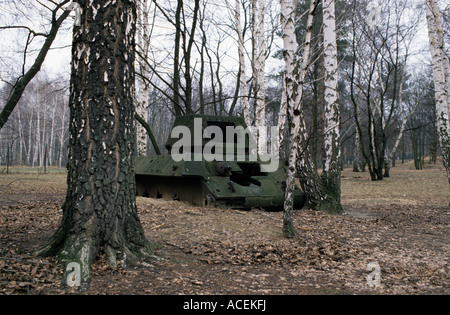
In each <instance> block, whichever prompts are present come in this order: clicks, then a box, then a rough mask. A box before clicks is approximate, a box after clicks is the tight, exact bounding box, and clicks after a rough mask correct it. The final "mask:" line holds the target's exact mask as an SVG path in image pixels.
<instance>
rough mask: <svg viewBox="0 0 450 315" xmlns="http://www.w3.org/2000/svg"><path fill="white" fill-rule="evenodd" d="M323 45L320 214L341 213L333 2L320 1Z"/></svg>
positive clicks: (338, 116)
mask: <svg viewBox="0 0 450 315" xmlns="http://www.w3.org/2000/svg"><path fill="white" fill-rule="evenodd" d="M322 8H323V44H324V70H325V77H324V86H325V97H324V100H325V111H324V116H325V119H324V137H325V139H324V143H325V158H324V166H323V172H322V184H323V187H324V189H325V194H324V198H323V199H322V200H321V202H320V204H319V210H323V211H326V212H333V213H342V212H343V210H342V205H341V164H340V161H341V150H340V146H341V143H340V139H341V137H340V127H339V124H340V113H339V104H338V102H337V82H338V78H337V76H338V73H337V70H338V65H337V44H336V19H335V5H334V0H323V1H322Z"/></svg>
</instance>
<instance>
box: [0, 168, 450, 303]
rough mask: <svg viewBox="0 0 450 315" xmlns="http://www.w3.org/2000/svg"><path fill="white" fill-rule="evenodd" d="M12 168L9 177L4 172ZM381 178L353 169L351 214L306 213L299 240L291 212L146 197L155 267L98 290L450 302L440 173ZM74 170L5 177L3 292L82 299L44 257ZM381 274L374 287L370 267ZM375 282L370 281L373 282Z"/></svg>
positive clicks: (101, 273) (103, 282) (104, 268)
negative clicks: (287, 228)
mask: <svg viewBox="0 0 450 315" xmlns="http://www.w3.org/2000/svg"><path fill="white" fill-rule="evenodd" d="M0 171H1V170H0ZM391 173H392V175H391V177H390V178H386V179H385V180H383V181H380V182H371V181H370V180H369V176H368V174H367V173H353V172H351V171H350V170H345V171H344V172H343V178H342V201H343V206H344V208H345V211H346V214H345V215H342V216H335V215H328V214H324V213H321V212H316V211H312V210H307V209H303V210H297V211H295V217H294V221H295V222H294V223H295V226H296V232H297V235H298V237H297V238H295V239H291V240H288V239H285V238H284V237H283V235H282V232H281V226H282V213H280V212H266V211H262V210H258V209H253V210H251V211H237V210H232V209H219V208H214V209H211V208H198V207H193V206H191V205H188V204H185V203H182V202H177V201H163V200H160V199H148V198H141V197H139V198H137V204H138V210H139V214H140V219H141V222H142V224H143V227H144V229H145V231H146V234H147V236H148V238H149V239H150V240H152V241H154V242H156V243H158V244H159V248H158V249H157V250H156V255H157V256H158V257H159V259H158V260H156V261H154V262H152V265H153V267H146V268H143V267H141V268H123V267H122V266H121V267H119V268H117V269H113V268H111V267H109V266H108V265H107V264H106V263H105V261H104V259H103V257H100V258H99V260H98V262H97V263H95V264H94V266H93V267H92V274H93V280H92V283H91V288H90V290H89V291H88V292H87V293H86V294H95V295H96V294H138V295H143V294H161V295H173V294H194V295H199V294H217V295H222V294H240V295H247V294H257V295H259V294H271V295H290V294H292V295H297V294H320V295H325V294H408V295H411V294H432V295H447V294H450V281H449V271H450V269H449V268H450V257H449V253H450V242H449V237H448V235H449V232H450V229H449V227H450V224H449V223H450V208H449V206H448V205H449V202H450V189H449V185H448V182H447V179H446V174H445V171H444V170H443V168H442V167H441V166H440V165H437V166H434V165H433V166H428V167H427V169H426V170H423V171H415V170H413V169H412V167H411V165H410V164H405V165H401V166H398V167H396V168H393V170H392V171H391ZM65 176H66V175H65V174H55V173H52V174H41V175H38V174H32V173H26V174H24V173H20V174H8V175H7V174H0V294H72V293H77V292H75V291H73V290H72V289H64V288H62V287H61V286H60V282H61V277H62V270H61V266H59V265H57V264H56V263H55V262H54V261H53V260H52V259H51V258H48V259H42V258H39V257H35V256H33V254H32V253H33V251H34V250H36V249H38V248H39V247H40V246H42V245H43V244H44V243H45V241H46V240H48V238H49V237H50V236H51V235H52V233H53V232H54V231H55V229H56V227H57V226H58V224H59V220H60V219H61V215H62V213H61V204H62V202H63V200H64V195H65V187H66V186H65V180H66V177H65ZM372 262H373V263H376V264H377V265H378V266H380V275H381V279H380V285H379V286H370V285H369V284H371V283H372V282H371V281H369V282H368V281H367V277H368V276H370V275H373V270H372V269H367V268H368V264H369V263H372ZM373 279H374V278H372V277H370V279H369V280H373Z"/></svg>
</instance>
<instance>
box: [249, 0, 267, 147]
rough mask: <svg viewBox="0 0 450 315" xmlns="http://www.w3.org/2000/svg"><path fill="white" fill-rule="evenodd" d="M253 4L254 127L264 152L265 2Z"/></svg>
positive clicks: (265, 138)
mask: <svg viewBox="0 0 450 315" xmlns="http://www.w3.org/2000/svg"><path fill="white" fill-rule="evenodd" d="M252 3H253V5H254V6H257V7H256V8H254V9H253V11H254V14H257V18H256V17H255V19H254V20H255V23H256V25H254V29H255V32H254V36H255V38H254V41H255V46H256V49H254V53H255V67H254V69H255V72H256V73H255V75H254V76H255V79H256V80H255V88H256V100H255V103H256V106H255V127H256V128H257V133H258V152H259V153H260V154H264V153H266V152H264V151H266V150H265V148H266V145H267V129H266V84H265V64H266V52H265V40H264V14H265V3H264V0H255V1H253V2H252Z"/></svg>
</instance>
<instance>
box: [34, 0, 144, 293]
mask: <svg viewBox="0 0 450 315" xmlns="http://www.w3.org/2000/svg"><path fill="white" fill-rule="evenodd" d="M77 3H78V4H79V5H80V9H81V10H80V11H81V12H80V13H81V16H80V17H81V18H80V25H79V26H75V27H74V31H73V45H72V64H71V68H72V73H71V86H70V101H69V108H70V126H69V130H70V140H69V161H68V165H67V169H68V179H67V194H66V199H65V202H64V204H63V218H62V221H61V223H60V226H59V228H58V229H57V231H56V232H55V234H54V235H53V237H52V238H51V239H50V240H49V242H48V243H47V244H46V245H45V246H44V247H43V248H42V249H40V250H39V251H38V254H40V255H45V256H56V257H57V259H58V260H59V261H60V262H61V263H63V264H67V265H69V264H70V263H76V264H78V265H79V266H80V272H81V274H80V276H81V279H80V285H81V289H82V290H86V289H87V288H88V287H89V284H90V279H91V276H90V265H91V264H92V263H93V262H94V261H95V259H96V257H98V254H99V253H100V251H103V252H104V253H105V255H106V258H107V261H108V262H109V264H110V265H111V266H113V267H115V266H117V265H118V264H125V265H133V264H140V263H142V262H143V260H144V259H145V258H150V257H152V246H151V243H150V242H149V241H148V240H147V239H146V237H145V234H144V230H143V228H142V226H141V223H140V221H139V218H138V215H137V208H136V185H135V179H134V171H133V167H134V166H133V157H134V155H135V143H136V134H135V124H134V107H133V100H134V98H133V91H134V79H135V71H134V69H135V68H134V66H135V30H136V1H126V0H117V1H107V0H90V1H87V0H79V1H78V2H77ZM70 272H71V269H70V268H69V270H66V271H65V273H64V275H63V283H65V284H67V278H68V275H69V274H70Z"/></svg>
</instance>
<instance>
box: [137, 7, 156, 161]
mask: <svg viewBox="0 0 450 315" xmlns="http://www.w3.org/2000/svg"><path fill="white" fill-rule="evenodd" d="M150 6H151V2H150V1H143V0H139V1H137V36H136V39H137V48H136V49H139V52H140V53H139V54H138V55H137V56H136V61H137V66H138V69H139V71H140V76H139V77H137V80H136V82H137V93H136V94H137V95H136V113H137V114H138V115H139V116H140V117H142V119H143V120H144V121H145V122H146V121H147V120H148V107H149V102H148V100H149V91H150V83H149V80H151V77H150V75H151V69H150V67H149V64H148V59H149V53H150V39H151V31H152V26H153V23H150V17H149V16H150V9H151V8H150ZM136 135H137V154H138V155H146V154H147V132H146V130H145V128H144V127H143V126H142V125H141V124H138V125H137V126H136Z"/></svg>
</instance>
